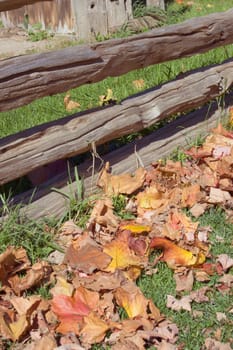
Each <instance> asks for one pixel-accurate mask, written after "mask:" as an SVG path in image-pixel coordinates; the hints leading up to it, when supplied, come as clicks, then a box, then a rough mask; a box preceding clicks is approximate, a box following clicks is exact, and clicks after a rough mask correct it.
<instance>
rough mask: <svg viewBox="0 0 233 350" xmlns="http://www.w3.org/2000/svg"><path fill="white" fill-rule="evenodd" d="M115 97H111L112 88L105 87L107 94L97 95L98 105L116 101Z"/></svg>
mask: <svg viewBox="0 0 233 350" xmlns="http://www.w3.org/2000/svg"><path fill="white" fill-rule="evenodd" d="M116 101H117V100H116V99H115V97H113V92H112V89H107V94H106V95H101V96H99V105H100V106H105V105H108V104H111V103H116Z"/></svg>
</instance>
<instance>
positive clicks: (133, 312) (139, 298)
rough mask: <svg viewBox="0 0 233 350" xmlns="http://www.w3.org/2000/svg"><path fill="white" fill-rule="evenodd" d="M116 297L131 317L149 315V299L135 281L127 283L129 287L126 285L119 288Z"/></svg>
mask: <svg viewBox="0 0 233 350" xmlns="http://www.w3.org/2000/svg"><path fill="white" fill-rule="evenodd" d="M129 285H131V288H129ZM115 298H116V302H117V304H118V305H119V306H121V307H123V308H124V309H125V311H126V312H127V315H128V317H129V318H134V317H137V316H141V317H145V318H147V317H148V315H147V305H148V302H149V301H148V299H146V298H145V297H144V295H143V294H142V292H141V291H140V289H139V288H137V287H136V286H135V285H134V284H133V282H132V283H130V282H129V283H128V284H127V289H126V287H120V288H117V290H116V292H115Z"/></svg>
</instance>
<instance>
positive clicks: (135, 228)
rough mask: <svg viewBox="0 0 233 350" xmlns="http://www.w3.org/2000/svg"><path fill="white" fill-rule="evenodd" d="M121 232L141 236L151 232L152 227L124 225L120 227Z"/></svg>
mask: <svg viewBox="0 0 233 350" xmlns="http://www.w3.org/2000/svg"><path fill="white" fill-rule="evenodd" d="M120 229H121V230H128V231H130V232H132V233H135V234H140V233H144V232H150V230H151V227H150V226H147V225H139V224H129V225H123V226H121V227H120Z"/></svg>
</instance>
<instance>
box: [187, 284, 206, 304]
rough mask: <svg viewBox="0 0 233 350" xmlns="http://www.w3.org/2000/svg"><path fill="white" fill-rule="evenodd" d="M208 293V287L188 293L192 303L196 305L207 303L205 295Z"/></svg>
mask: <svg viewBox="0 0 233 350" xmlns="http://www.w3.org/2000/svg"><path fill="white" fill-rule="evenodd" d="M208 291H210V288H209V287H202V288H200V289H198V290H194V291H192V292H191V293H190V295H189V297H190V298H191V300H192V301H195V302H196V303H204V302H208V301H209V297H208V296H207V295H206V293H207V292H208Z"/></svg>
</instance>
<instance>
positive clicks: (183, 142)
mask: <svg viewBox="0 0 233 350" xmlns="http://www.w3.org/2000/svg"><path fill="white" fill-rule="evenodd" d="M231 97H232V96H231ZM217 108H218V106H217V103H216V104H213V105H212V106H211V108H209V106H206V107H203V108H202V109H200V110H198V111H195V112H192V113H189V114H187V115H186V116H184V117H182V118H179V119H177V120H175V121H174V122H171V123H170V124H167V125H166V126H165V127H163V128H161V129H159V130H157V131H155V132H153V133H152V134H151V135H149V136H145V137H143V139H141V140H137V141H134V142H132V143H130V144H128V145H126V146H124V147H122V148H120V149H118V150H116V151H113V152H111V153H109V154H107V155H105V156H103V159H104V161H109V162H110V165H111V168H112V173H113V174H121V173H124V172H129V173H133V172H134V171H135V170H136V169H137V157H136V155H135V148H136V150H137V154H138V155H139V157H140V159H141V161H142V162H143V164H144V166H145V167H146V168H147V167H148V166H149V165H150V164H151V162H155V161H156V160H158V159H160V158H162V157H166V156H168V155H169V154H170V153H171V152H172V150H174V149H175V148H176V147H178V146H187V140H188V141H191V140H194V139H195V138H196V137H198V136H200V135H201V136H205V135H207V134H208V132H209V131H210V130H211V129H212V128H213V127H214V126H215V125H216V123H217V121H218V120H219V118H220V117H221V113H222V111H219V110H217ZM91 164H92V163H91V161H87V162H85V163H84V164H82V165H81V166H80V167H78V169H79V174H80V175H81V176H82V177H84V188H85V195H86V196H88V195H93V194H95V193H97V192H98V189H97V187H96V181H97V178H98V172H97V173H96V174H95V176H94V178H92V176H91V169H90V166H91ZM98 165H99V164H98V160H97V164H96V169H98ZM62 181H63V186H62V185H61V183H62ZM66 181H67V177H64V178H63V179H61V178H60V179H54V181H50V182H49V183H47V186H48V187H47V191H48V189H49V188H50V187H51V186H53V187H56V188H59V189H60V190H61V191H62V192H64V193H66V194H68V195H69V194H70V190H71V189H72V190H73V191H75V188H76V183H75V182H73V184H71V185H70V186H67V185H64V184H65V183H66ZM45 186H46V184H45ZM45 186H44V188H42V190H39V191H38V192H37V193H36V195H35V198H34V199H35V201H34V202H32V203H30V204H29V205H28V206H26V207H25V208H24V209H23V211H24V213H25V214H26V215H27V216H28V217H30V218H33V219H39V218H44V217H46V216H50V217H51V216H54V217H57V218H60V217H62V216H63V215H64V214H65V213H66V210H67V208H68V205H69V202H68V200H67V198H65V197H64V196H62V195H61V194H59V193H56V192H51V191H50V192H47V193H46V190H45ZM31 195H32V192H29V193H28V194H27V195H26V196H25V198H26V199H28V200H29V199H31ZM18 200H19V201H22V196H21V197H19V198H18ZM45 203H46V204H45Z"/></svg>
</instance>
